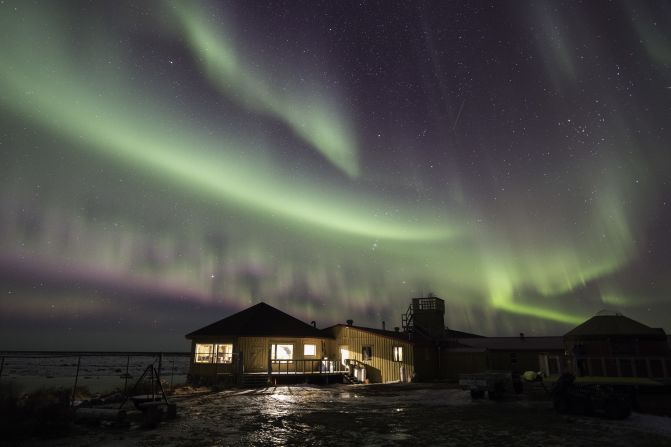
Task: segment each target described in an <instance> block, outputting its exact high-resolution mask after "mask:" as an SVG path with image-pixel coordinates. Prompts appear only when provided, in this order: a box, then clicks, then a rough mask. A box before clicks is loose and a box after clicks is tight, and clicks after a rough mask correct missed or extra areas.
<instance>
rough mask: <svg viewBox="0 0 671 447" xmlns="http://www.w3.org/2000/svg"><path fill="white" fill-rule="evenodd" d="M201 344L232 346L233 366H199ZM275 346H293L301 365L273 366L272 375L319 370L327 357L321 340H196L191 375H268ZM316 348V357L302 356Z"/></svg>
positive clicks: (294, 353) (193, 342)
mask: <svg viewBox="0 0 671 447" xmlns="http://www.w3.org/2000/svg"><path fill="white" fill-rule="evenodd" d="M196 343H199V344H201V343H202V344H229V343H230V344H232V345H233V353H234V354H233V363H196V362H195V349H196ZM272 344H292V345H293V346H294V350H293V359H292V360H299V361H298V362H294V361H292V362H282V363H273V365H272V369H273V371H279V370H280V369H281V371H290V372H295V371H303V370H304V368H305V370H306V371H308V370H310V369H313V370H316V369H317V368H318V367H319V360H320V359H321V358H322V357H323V356H324V352H325V349H326V340H325V339H322V338H300V337H208V338H206V339H205V338H202V339H198V340H193V341H192V343H191V368H190V373H191V374H192V375H195V376H216V375H225V374H234V373H237V372H244V373H252V372H268V356H269V352H270V351H269V350H270V346H271V345H272ZM306 344H313V345H315V346H316V352H315V355H314V356H305V355H303V352H304V350H303V349H304V346H305V345H306ZM240 356H241V357H240ZM239 358H242V360H241V363H240V365H241V366H240V367H241V371H236V365H237V364H238V363H237V362H238V361H239V360H238V359H239ZM300 360H314V362H303V361H300Z"/></svg>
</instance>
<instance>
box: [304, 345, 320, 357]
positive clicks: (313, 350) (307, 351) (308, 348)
mask: <svg viewBox="0 0 671 447" xmlns="http://www.w3.org/2000/svg"><path fill="white" fill-rule="evenodd" d="M303 355H304V356H309V355H311V356H315V355H317V345H303Z"/></svg>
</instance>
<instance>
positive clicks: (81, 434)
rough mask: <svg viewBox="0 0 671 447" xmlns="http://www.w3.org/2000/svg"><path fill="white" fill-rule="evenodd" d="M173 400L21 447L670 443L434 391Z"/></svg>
mask: <svg viewBox="0 0 671 447" xmlns="http://www.w3.org/2000/svg"><path fill="white" fill-rule="evenodd" d="M178 402H179V403H178V405H179V407H178V414H179V416H178V418H177V419H175V420H172V421H166V422H162V423H161V424H160V425H159V426H158V427H157V428H155V429H152V430H146V429H141V428H140V427H138V426H136V425H131V426H130V427H126V428H102V427H85V426H76V427H75V428H74V429H73V430H72V432H71V434H70V436H68V437H66V438H52V439H37V438H35V439H30V440H26V441H25V442H24V443H23V445H40V446H43V445H54V446H89V445H96V446H157V447H159V446H160V447H169V446H215V445H369V446H372V445H379V446H387V445H444V446H470V447H476V446H494V445H496V446H499V445H500V446H539V445H543V446H597V445H608V446H671V418H667V417H662V416H651V415H641V414H636V413H634V414H633V415H632V416H631V418H629V419H627V420H624V421H611V420H605V419H600V418H594V417H592V418H588V417H575V416H558V415H557V414H555V412H554V411H553V410H552V408H551V404H550V403H549V402H547V401H538V400H529V399H527V398H515V399H512V400H504V401H500V402H491V401H488V400H478V401H472V400H471V398H470V396H469V394H468V393H467V392H463V391H460V390H457V389H450V388H445V387H441V386H420V385H369V386H365V385H362V386H345V385H336V386H331V387H298V386H291V387H287V386H282V387H272V388H265V389H254V390H239V389H236V390H227V391H222V392H218V393H210V394H206V395H200V396H197V397H190V398H182V399H181V400H178Z"/></svg>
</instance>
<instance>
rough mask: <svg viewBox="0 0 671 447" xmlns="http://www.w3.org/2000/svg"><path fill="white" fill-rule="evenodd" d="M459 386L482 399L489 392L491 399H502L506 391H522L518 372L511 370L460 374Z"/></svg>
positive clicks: (475, 397)
mask: <svg viewBox="0 0 671 447" xmlns="http://www.w3.org/2000/svg"><path fill="white" fill-rule="evenodd" d="M459 386H460V387H461V389H462V390H468V391H470V392H471V397H472V398H473V399H480V398H482V397H484V395H485V393H487V397H488V398H489V399H491V400H496V399H500V398H501V397H503V395H504V394H505V393H506V392H514V393H516V394H517V393H521V392H522V382H521V381H520V378H519V376H518V375H517V374H514V373H511V372H510V371H485V372H481V373H470V374H459Z"/></svg>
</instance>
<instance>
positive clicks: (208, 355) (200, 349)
mask: <svg viewBox="0 0 671 447" xmlns="http://www.w3.org/2000/svg"><path fill="white" fill-rule="evenodd" d="M213 349H214V346H213V345H201V344H200V343H197V344H196V363H212V352H213Z"/></svg>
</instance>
